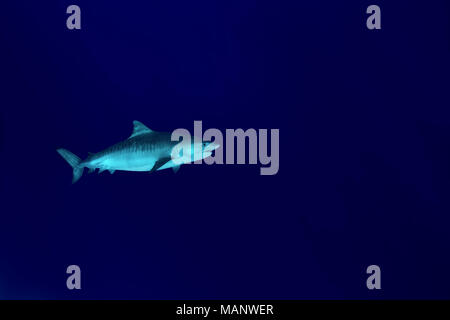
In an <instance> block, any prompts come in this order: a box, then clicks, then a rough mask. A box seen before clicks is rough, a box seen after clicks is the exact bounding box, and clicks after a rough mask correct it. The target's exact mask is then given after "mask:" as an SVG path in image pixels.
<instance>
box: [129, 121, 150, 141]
mask: <svg viewBox="0 0 450 320" xmlns="http://www.w3.org/2000/svg"><path fill="white" fill-rule="evenodd" d="M151 132H153V131H152V130H151V129H150V128H147V127H146V126H145V125H143V124H142V123H141V122H139V121H136V120H134V121H133V133H132V134H131V136H130V137H129V138H128V139H130V138H133V137H136V136H139V135H141V134H144V133H151Z"/></svg>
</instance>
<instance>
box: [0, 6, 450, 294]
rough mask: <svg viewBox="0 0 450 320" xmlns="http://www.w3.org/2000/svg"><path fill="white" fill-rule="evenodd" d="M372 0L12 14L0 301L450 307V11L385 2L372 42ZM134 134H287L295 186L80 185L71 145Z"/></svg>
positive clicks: (284, 172)
mask: <svg viewBox="0 0 450 320" xmlns="http://www.w3.org/2000/svg"><path fill="white" fill-rule="evenodd" d="M70 4H78V5H79V6H80V7H81V11H82V29H81V30H78V31H76V30H67V28H66V18H67V14H66V13H65V11H66V7H67V6H68V5H70ZM370 4H373V3H372V2H368V1H351V2H350V1H345V2H342V1H340V2H338V1H325V0H323V1H256V0H245V1H242V0H240V1H206V0H198V1H100V0H97V1H85V0H76V1H19V0H16V1H10V2H7V3H2V8H1V10H0V40H1V51H0V52H1V58H2V60H1V61H2V62H1V70H0V77H1V79H2V85H1V95H0V96H1V98H0V106H1V113H0V128H1V131H0V154H1V157H0V159H1V160H0V163H1V165H2V173H1V176H0V177H1V178H0V184H1V209H0V298H6V299H69V298H70V299H72V298H73V299H96V298H101V299H107V298H112V299H131V298H136V299H197V298H201V299H212V298H234V299H241V298H253V299H260V298H273V299H280V298H282V299H298V298H316V299H317V298H327V299H328V298H386V299H391V298H450V291H449V287H450V278H449V276H448V271H449V270H450V256H449V255H448V252H449V249H450V233H449V231H448V230H449V225H450V214H449V213H450V197H449V193H450V111H449V106H450V101H449V100H450V98H449V88H450V86H449V85H450V77H449V57H450V55H449V51H450V50H449V49H450V47H449V39H450V19H449V18H450V4H449V3H448V1H444V0H441V1H438V0H432V1H416V0H414V1H411V0H410V1H406V0H405V1H381V0H379V1H376V4H378V5H379V6H380V7H381V10H382V29H381V30H377V31H369V30H367V28H366V26H365V19H366V17H367V15H366V14H365V10H366V8H367V6H368V5H370ZM133 120H139V121H141V122H143V123H145V124H146V125H147V126H148V127H150V128H151V129H153V130H158V131H168V132H169V131H172V130H174V129H176V128H187V129H190V130H193V121H194V120H202V121H203V127H204V128H205V129H207V128H219V129H221V130H225V129H226V128H244V129H247V128H256V129H258V128H268V129H270V128H278V129H280V170H279V172H278V174H277V175H274V176H261V175H260V174H259V170H260V169H259V165H213V166H208V165H201V166H182V168H181V169H180V171H179V172H178V173H177V174H174V173H173V172H172V171H171V170H163V171H159V172H156V173H152V174H147V173H137V172H116V173H115V174H114V175H110V174H109V173H108V172H104V173H102V174H100V175H97V174H95V175H87V174H86V173H85V175H84V176H83V177H82V178H81V180H80V181H79V182H77V183H76V184H75V185H71V169H70V167H69V166H68V165H67V163H66V162H65V161H64V160H63V159H62V158H61V157H60V156H59V155H58V154H57V153H56V151H55V150H56V148H60V147H63V148H67V149H69V150H71V151H72V152H74V153H75V154H77V155H79V156H81V157H83V158H84V157H86V156H87V152H88V151H90V152H97V151H100V150H102V149H103V148H105V147H108V146H110V145H111V144H113V143H116V142H118V141H120V140H123V139H125V138H127V137H128V136H129V135H130V134H131V130H132V121H133ZM71 264H76V265H79V266H80V268H81V270H82V289H81V290H79V291H76V290H74V291H69V290H67V288H66V277H67V275H66V273H65V271H66V268H67V266H69V265H71ZM371 264H376V265H379V266H380V268H381V272H382V276H381V286H382V289H381V290H374V291H369V290H368V289H367V288H366V278H367V275H366V273H365V271H366V268H367V266H369V265H371Z"/></svg>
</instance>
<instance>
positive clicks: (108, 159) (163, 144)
mask: <svg viewBox="0 0 450 320" xmlns="http://www.w3.org/2000/svg"><path fill="white" fill-rule="evenodd" d="M171 136H172V135H171V133H168V132H157V131H153V130H151V129H150V128H148V127H146V126H145V125H143V124H142V123H141V122H139V121H133V133H132V134H131V136H130V137H129V138H128V139H126V140H123V141H120V142H119V143H116V144H114V145H112V146H110V147H108V148H106V149H104V150H103V151H100V152H98V153H89V156H88V157H87V158H86V159H84V160H81V159H80V158H79V157H78V156H76V155H75V154H73V153H72V152H70V151H69V150H66V149H62V148H60V149H57V150H56V151H57V152H58V153H59V154H60V155H61V156H62V157H63V158H64V159H65V160H66V161H67V162H68V163H69V164H70V165H71V166H72V168H73V178H72V183H75V182H77V181H78V180H79V179H80V178H81V176H82V175H83V171H84V168H88V169H89V173H91V172H94V171H95V170H96V169H99V171H98V172H99V173H100V172H103V171H105V170H108V171H109V172H110V173H111V174H113V173H114V172H115V171H116V170H123V171H148V172H154V171H156V170H163V169H168V168H172V169H173V171H174V172H177V171H178V169H179V168H180V165H182V164H186V163H190V162H194V161H197V160H201V159H205V158H207V157H209V156H211V155H212V151H213V150H215V149H217V148H218V147H219V146H220V145H219V144H217V143H214V142H210V141H202V139H201V138H199V137H196V136H194V137H193V139H189V140H188V141H185V140H183V141H181V142H179V141H172V138H171ZM175 147H177V149H176V148H175ZM180 150H181V152H179V151H180ZM186 150H187V152H186Z"/></svg>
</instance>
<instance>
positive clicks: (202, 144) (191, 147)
mask: <svg viewBox="0 0 450 320" xmlns="http://www.w3.org/2000/svg"><path fill="white" fill-rule="evenodd" d="M219 147H220V145H219V144H218V143H215V142H211V141H203V140H202V139H201V138H197V137H193V138H192V140H191V141H190V142H187V141H182V142H181V143H179V144H178V145H177V146H175V147H174V148H173V150H172V153H171V157H172V160H173V161H174V163H176V164H183V163H190V162H194V161H198V160H202V159H205V158H208V157H210V156H211V155H212V153H213V151H214V150H216V149H217V148H219Z"/></svg>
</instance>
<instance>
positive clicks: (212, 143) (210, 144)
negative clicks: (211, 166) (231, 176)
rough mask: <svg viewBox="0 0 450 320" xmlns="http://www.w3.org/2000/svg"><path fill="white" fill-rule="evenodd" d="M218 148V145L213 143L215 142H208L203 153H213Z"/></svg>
mask: <svg viewBox="0 0 450 320" xmlns="http://www.w3.org/2000/svg"><path fill="white" fill-rule="evenodd" d="M219 147H220V144H218V143H215V142H210V143H209V144H208V145H207V146H206V147H205V149H204V151H206V152H208V151H213V150H216V149H217V148H219Z"/></svg>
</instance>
